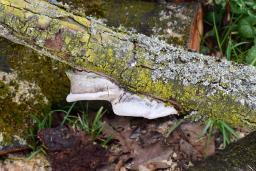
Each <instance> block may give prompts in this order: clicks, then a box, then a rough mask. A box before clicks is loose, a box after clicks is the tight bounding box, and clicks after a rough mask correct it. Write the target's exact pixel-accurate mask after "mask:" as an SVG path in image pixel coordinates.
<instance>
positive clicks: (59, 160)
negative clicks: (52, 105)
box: [38, 127, 108, 171]
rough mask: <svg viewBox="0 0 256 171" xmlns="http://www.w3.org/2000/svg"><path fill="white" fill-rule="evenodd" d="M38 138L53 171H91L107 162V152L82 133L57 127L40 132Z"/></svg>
mask: <svg viewBox="0 0 256 171" xmlns="http://www.w3.org/2000/svg"><path fill="white" fill-rule="evenodd" d="M38 136H39V138H40V140H41V141H42V142H43V144H44V145H45V146H46V149H47V152H48V154H49V157H50V162H51V166H52V169H53V171H93V170H96V169H97V168H98V167H101V166H102V165H104V164H107V162H108V157H107V156H108V155H107V151H106V150H105V149H103V148H102V147H101V146H100V145H98V144H96V143H94V142H93V140H92V139H91V137H90V136H88V135H86V134H84V133H83V132H80V131H74V130H73V129H71V128H67V127H63V128H61V127H57V128H47V129H44V130H41V131H40V132H39V134H38Z"/></svg>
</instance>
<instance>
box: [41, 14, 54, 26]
mask: <svg viewBox="0 0 256 171" xmlns="http://www.w3.org/2000/svg"><path fill="white" fill-rule="evenodd" d="M51 20H52V19H51V18H49V17H47V16H44V15H39V16H38V26H39V27H40V28H46V27H48V26H49V24H50V22H51Z"/></svg>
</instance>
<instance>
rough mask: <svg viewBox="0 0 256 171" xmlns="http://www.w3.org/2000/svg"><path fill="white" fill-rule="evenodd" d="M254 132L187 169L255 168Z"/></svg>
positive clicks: (234, 170)
mask: <svg viewBox="0 0 256 171" xmlns="http://www.w3.org/2000/svg"><path fill="white" fill-rule="evenodd" d="M255 139H256V132H252V133H250V134H249V135H247V136H246V137H244V138H242V139H240V140H238V141H237V142H235V143H233V144H231V145H229V146H228V147H227V148H226V149H224V150H223V151H219V152H217V153H216V154H215V155H213V156H210V157H208V158H206V159H205V160H204V161H201V162H198V163H196V164H195V166H193V167H192V168H190V169H188V170H189V171H205V170H207V171H231V170H233V171H238V170H239V171H248V170H255V169H256V160H255V155H256V145H255Z"/></svg>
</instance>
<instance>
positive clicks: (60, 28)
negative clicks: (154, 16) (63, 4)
mask: <svg viewBox="0 0 256 171" xmlns="http://www.w3.org/2000/svg"><path fill="white" fill-rule="evenodd" d="M0 30H1V31H0V35H1V36H3V37H5V38H7V39H9V40H11V41H13V42H16V43H19V44H22V45H25V46H28V47H30V48H33V49H34V50H36V51H38V52H39V53H42V54H44V55H46V56H49V57H52V58H54V59H57V60H59V61H62V62H65V63H67V64H69V65H70V66H72V67H73V68H75V69H78V70H85V71H88V72H94V73H97V74H99V75H101V76H105V77H107V78H109V79H110V80H112V81H113V82H115V83H117V84H118V85H120V86H121V87H123V88H124V89H125V90H127V91H130V92H133V93H136V94H139V95H140V96H150V97H153V98H155V99H158V100H161V101H163V102H165V103H166V104H167V105H173V106H174V107H176V109H178V110H179V111H180V113H186V112H187V113H188V112H192V111H195V112H196V113H198V114H200V115H201V116H209V117H212V118H217V119H223V120H225V121H227V122H229V123H232V124H234V125H240V126H247V127H252V128H255V126H256V110H255V109H256V103H255V102H256V91H255V90H256V77H255V75H256V70H255V69H254V68H253V67H252V66H244V65H240V64H233V63H232V62H228V61H226V60H221V59H217V58H214V57H210V56H204V55H201V54H198V53H193V52H188V51H185V50H183V49H179V48H175V47H173V46H172V45H168V44H166V43H165V42H162V41H159V40H157V39H154V38H150V37H147V36H144V35H142V34H135V33H131V32H128V31H125V30H118V29H110V28H108V27H106V26H105V25H104V24H102V23H100V22H99V21H97V20H94V19H92V18H86V17H80V16H77V15H74V14H72V13H70V12H67V11H65V10H64V9H61V8H59V7H57V6H54V5H52V4H49V3H48V2H46V1H42V0H0Z"/></svg>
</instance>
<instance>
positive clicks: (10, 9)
mask: <svg viewBox="0 0 256 171" xmlns="http://www.w3.org/2000/svg"><path fill="white" fill-rule="evenodd" d="M4 10H5V12H6V13H9V14H12V15H13V16H16V17H19V18H21V19H22V18H25V12H24V11H23V10H20V9H17V8H13V7H10V6H5V8H4Z"/></svg>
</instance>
